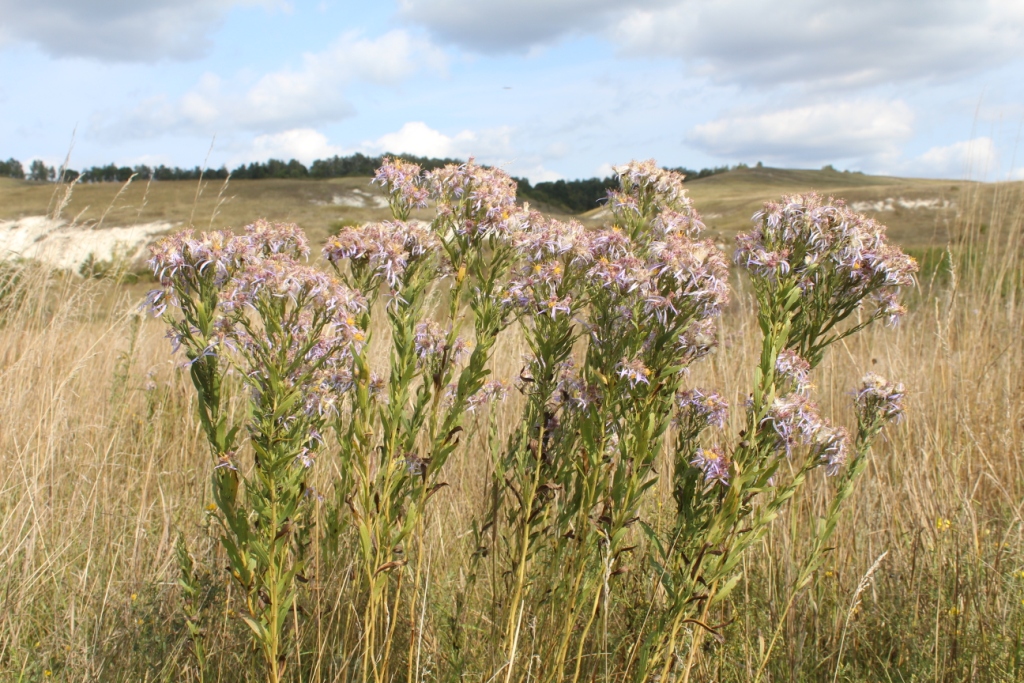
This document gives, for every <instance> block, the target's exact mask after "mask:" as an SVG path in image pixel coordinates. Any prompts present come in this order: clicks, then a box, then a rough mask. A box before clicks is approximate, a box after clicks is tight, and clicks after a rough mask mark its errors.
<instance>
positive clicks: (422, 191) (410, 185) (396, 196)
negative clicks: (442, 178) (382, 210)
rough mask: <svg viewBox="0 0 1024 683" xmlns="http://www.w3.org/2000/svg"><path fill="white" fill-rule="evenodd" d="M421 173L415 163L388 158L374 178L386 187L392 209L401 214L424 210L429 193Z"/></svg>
mask: <svg viewBox="0 0 1024 683" xmlns="http://www.w3.org/2000/svg"><path fill="white" fill-rule="evenodd" d="M420 173H421V169H420V167H419V166H418V165H416V164H414V163H411V162H408V161H403V160H402V159H395V158H392V157H387V158H385V159H384V163H383V164H382V165H381V167H380V168H378V169H377V173H376V175H374V176H373V182H375V183H377V184H379V185H382V186H383V187H384V190H385V191H386V192H387V193H388V198H389V200H390V202H391V205H392V207H394V208H397V209H399V213H402V212H404V211H408V210H410V209H423V208H426V206H427V197H428V196H429V193H428V192H427V188H426V187H424V186H423V176H422V175H420Z"/></svg>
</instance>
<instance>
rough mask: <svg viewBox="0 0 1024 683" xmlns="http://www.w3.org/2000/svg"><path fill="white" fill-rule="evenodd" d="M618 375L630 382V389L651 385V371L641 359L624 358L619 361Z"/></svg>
mask: <svg viewBox="0 0 1024 683" xmlns="http://www.w3.org/2000/svg"><path fill="white" fill-rule="evenodd" d="M618 374H619V377H621V378H622V379H624V380H626V381H627V382H629V386H630V388H633V389H635V388H636V387H637V385H638V384H650V383H651V369H650V368H648V367H647V366H646V365H644V364H643V362H642V361H641V360H640V359H639V358H635V359H633V360H626V359H625V358H623V359H622V360H621V361H619V368H618Z"/></svg>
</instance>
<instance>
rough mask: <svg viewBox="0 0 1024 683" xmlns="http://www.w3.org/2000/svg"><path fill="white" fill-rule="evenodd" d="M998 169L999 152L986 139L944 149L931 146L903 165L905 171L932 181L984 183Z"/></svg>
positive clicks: (980, 138) (961, 143) (978, 139)
mask: <svg viewBox="0 0 1024 683" xmlns="http://www.w3.org/2000/svg"><path fill="white" fill-rule="evenodd" d="M996 168H999V152H998V150H997V148H996V144H995V141H993V140H992V138H989V137H979V138H973V139H971V140H961V141H960V142H954V143H953V144H951V145H946V146H944V147H932V148H931V149H929V150H928V151H927V152H925V153H924V154H922V155H921V156H919V157H917V158H915V159H913V160H912V161H911V162H910V163H908V164H907V165H906V168H905V171H907V172H911V173H914V174H915V175H921V176H926V177H933V178H969V179H972V180H987V179H988V178H987V176H988V174H989V172H991V171H992V170H993V169H996Z"/></svg>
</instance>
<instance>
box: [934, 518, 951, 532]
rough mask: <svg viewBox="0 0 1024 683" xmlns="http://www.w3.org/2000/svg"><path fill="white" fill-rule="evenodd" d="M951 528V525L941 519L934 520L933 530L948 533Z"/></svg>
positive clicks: (946, 520) (949, 522)
mask: <svg viewBox="0 0 1024 683" xmlns="http://www.w3.org/2000/svg"><path fill="white" fill-rule="evenodd" d="M951 526H953V523H952V522H951V521H949V520H948V519H945V518H943V517H939V518H938V519H937V520H935V528H936V529H938V530H939V532H940V533H941V532H944V531H949V528H950V527H951Z"/></svg>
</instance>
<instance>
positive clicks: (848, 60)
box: [612, 0, 1024, 85]
mask: <svg viewBox="0 0 1024 683" xmlns="http://www.w3.org/2000/svg"><path fill="white" fill-rule="evenodd" d="M1022 8H1024V4H1022V3H1020V2H1015V1H1012V0H926V1H925V0H916V1H914V0H901V1H900V2H891V1H890V0H787V1H785V2H777V1H769V0H721V1H719V2H713V3H708V2H698V1H697V0H677V1H676V2H673V3H671V4H670V5H667V6H665V7H661V8H656V9H636V10H633V11H631V12H630V13H629V14H628V15H627V16H626V17H625V18H623V19H621V20H620V21H619V22H618V23H617V25H616V26H615V27H614V28H613V30H612V35H613V36H614V40H615V41H616V42H617V43H618V44H619V45H620V46H622V47H623V49H625V50H626V51H627V52H629V53H633V54H640V55H647V56H650V55H668V56H677V57H682V58H684V59H686V60H688V61H690V62H691V63H693V64H694V65H696V66H698V67H699V68H700V69H701V70H702V71H703V72H704V73H707V74H709V75H711V76H712V77H714V78H716V79H718V80H723V81H742V82H748V83H753V84H760V83H764V82H766V81H767V82H769V83H778V82H809V81H828V82H829V83H830V84H831V85H863V84H871V83H878V82H891V81H902V80H905V79H914V78H934V79H945V78H948V77H949V76H951V75H958V74H961V73H965V72H976V71H979V70H981V69H984V68H987V67H990V66H993V65H995V64H999V63H1004V62H1006V61H1008V60H1011V59H1014V58H1019V57H1022V56H1024V41H1022V36H1024V9H1022Z"/></svg>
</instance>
